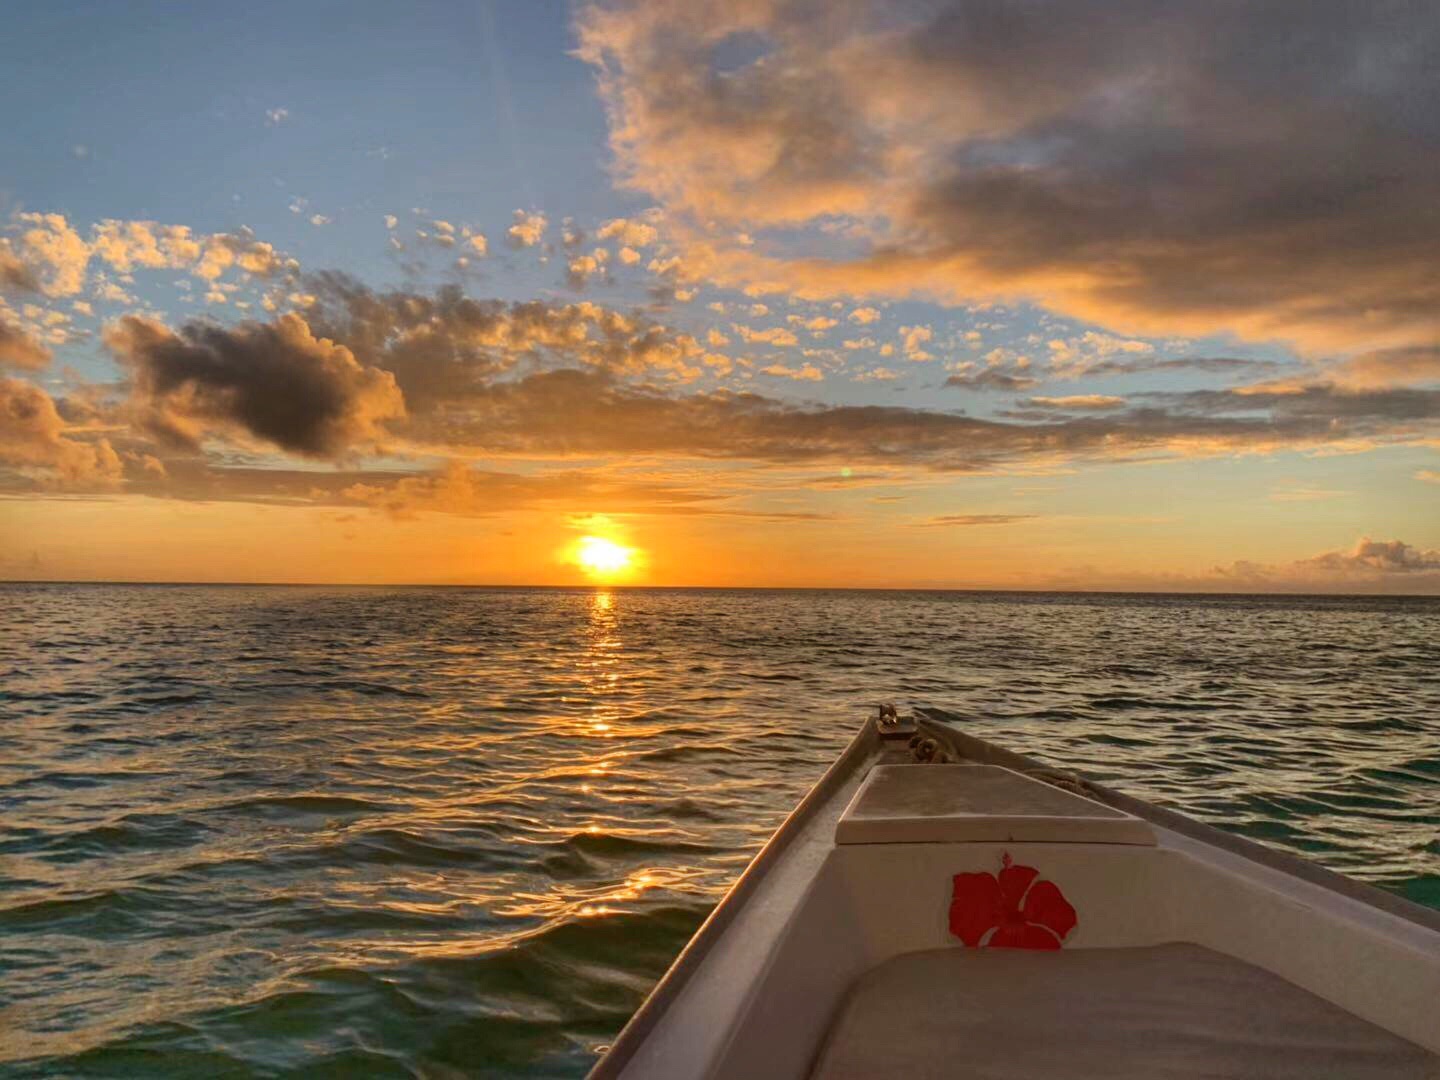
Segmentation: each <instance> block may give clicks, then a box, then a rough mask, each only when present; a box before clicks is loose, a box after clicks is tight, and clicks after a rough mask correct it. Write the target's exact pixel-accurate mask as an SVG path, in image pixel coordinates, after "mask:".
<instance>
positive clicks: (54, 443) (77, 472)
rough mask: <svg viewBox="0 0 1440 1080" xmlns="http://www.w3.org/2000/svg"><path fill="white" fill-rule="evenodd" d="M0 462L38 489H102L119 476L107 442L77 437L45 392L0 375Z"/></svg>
mask: <svg viewBox="0 0 1440 1080" xmlns="http://www.w3.org/2000/svg"><path fill="white" fill-rule="evenodd" d="M0 465H5V466H9V467H11V468H13V469H18V470H19V471H20V472H21V473H22V474H23V475H25V476H28V477H30V478H32V479H33V480H34V481H35V482H37V483H39V484H40V485H41V486H44V487H54V488H60V489H66V488H79V487H90V488H100V489H104V488H108V487H112V486H114V485H115V483H116V482H117V481H118V480H119V478H120V475H121V472H122V471H123V470H122V465H121V463H120V458H119V455H117V454H116V453H115V450H114V448H113V447H111V445H110V443H109V441H108V440H106V439H103V438H100V439H95V440H93V441H82V440H79V439H76V438H73V437H72V436H71V435H70V434H68V432H67V425H66V423H65V420H64V419H63V418H62V417H61V415H60V412H59V410H58V409H57V408H56V406H55V401H54V400H53V399H52V398H51V397H50V395H49V394H47V393H45V391H44V390H42V389H40V387H38V386H35V385H34V384H32V383H28V382H24V381H23V380H20V379H9V378H3V377H0Z"/></svg>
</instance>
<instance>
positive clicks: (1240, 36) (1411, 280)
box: [579, 0, 1440, 350]
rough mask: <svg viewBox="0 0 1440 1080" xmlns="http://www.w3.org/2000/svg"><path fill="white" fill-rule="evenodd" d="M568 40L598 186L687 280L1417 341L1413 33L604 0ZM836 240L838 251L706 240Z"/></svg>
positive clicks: (1263, 16)
mask: <svg viewBox="0 0 1440 1080" xmlns="http://www.w3.org/2000/svg"><path fill="white" fill-rule="evenodd" d="M579 27H580V41H581V45H580V55H581V56H582V57H583V58H584V59H586V60H587V61H589V62H590V63H591V64H592V65H593V67H594V69H595V71H596V73H597V76H598V80H599V86H600V90H601V93H602V95H603V97H604V99H605V102H606V104H607V107H608V110H609V116H610V124H611V127H610V136H611V142H612V145H613V148H614V151H615V155H616V159H617V166H618V170H619V175H620V177H621V180H622V182H623V183H625V184H627V185H629V186H631V187H633V188H636V189H639V190H643V191H645V192H647V193H649V194H651V195H652V196H653V197H655V198H656V199H657V200H658V201H659V203H660V204H661V206H662V207H664V208H665V210H666V213H667V219H669V220H672V221H674V222H676V223H677V228H678V226H680V225H686V224H687V223H688V228H689V235H688V240H687V242H686V265H687V268H689V269H690V270H691V271H692V272H694V273H704V274H708V275H709V276H711V277H713V278H715V279H716V280H718V281H720V282H722V283H726V284H737V285H743V286H749V287H752V288H760V289H775V290H781V289H786V288H789V289H798V290H801V291H803V292H806V293H808V294H811V295H837V294H844V293H852V294H867V293H868V294H872V295H881V294H890V295H908V294H917V293H918V294H926V295H934V296H938V297H941V298H946V299H955V300H974V299H977V298H978V299H984V298H1009V297H1016V296H1028V297H1033V298H1036V299H1038V300H1040V301H1041V302H1043V303H1046V304H1049V305H1051V306H1053V307H1055V308H1057V309H1059V310H1062V311H1065V312H1067V313H1069V314H1072V315H1076V316H1079V317H1082V318H1086V319H1087V320H1091V321H1095V322H1099V323H1102V324H1104V325H1107V326H1110V327H1113V328H1119V329H1121V330H1124V331H1127V332H1141V333H1156V334H1160V333H1163V334H1169V333H1183V334H1198V333H1205V332H1211V331H1236V332H1240V333H1243V334H1246V335H1250V336H1253V337H1261V338H1270V337H1276V336H1279V337H1284V338H1288V339H1291V340H1294V341H1297V342H1299V343H1301V344H1302V345H1304V346H1306V347H1308V348H1314V349H1317V350H1326V349H1331V348H1338V347H1345V348H1360V347H1371V348H1382V347H1399V346H1404V345H1430V344H1433V343H1434V342H1435V341H1436V340H1437V339H1440V278H1437V277H1436V276H1435V274H1434V273H1433V267H1434V266H1435V265H1436V263H1437V261H1440V222H1437V221H1436V218H1435V216H1434V213H1433V206H1434V192H1435V186H1436V173H1435V167H1434V163H1435V161H1436V160H1437V158H1440V125H1436V124H1435V123H1434V122H1433V118H1432V117H1431V116H1430V113H1429V112H1427V111H1426V110H1425V109H1423V108H1420V107H1418V103H1420V102H1425V101H1430V100H1434V99H1436V98H1440V7H1436V6H1435V5H1429V4H1417V3H1413V2H1410V0H1375V2H1374V3H1367V4H1356V3H1350V2H1347V0H1311V2H1304V3H1282V4H1274V5H1264V6H1259V7H1257V6H1254V5H1243V4H1240V5H1235V4H1174V3H1169V2H1166V0H1119V2H1116V3H1109V4H1104V5H1100V6H1099V7H1094V6H1091V5H1065V4H1035V3H1032V2H1029V0H963V2H962V0H898V2H895V3H884V4H882V3H878V2H873V0H872V2H863V0H842V2H838V3H834V4H830V5H825V6H823V7H817V6H816V5H815V4H814V3H811V2H809V0H765V2H759V3H747V4H726V5H711V6H709V7H707V8H705V9H704V10H700V9H698V8H697V7H696V6H695V5H693V4H686V3H681V2H679V0H611V2H606V3H603V4H598V3H597V4H592V5H591V6H589V7H587V8H586V9H585V10H584V11H583V12H582V14H581V17H580V20H579ZM1037 72H1038V73H1043V77H1041V76H1037ZM837 219H838V220H840V221H842V222H846V221H848V222H850V223H851V224H852V225H853V226H854V227H853V228H850V229H849V230H848V232H847V236H849V237H850V238H851V239H852V241H853V245H852V246H850V247H848V248H844V249H842V250H840V251H834V250H830V249H827V248H824V247H817V248H812V249H811V250H810V251H809V252H802V253H799V254H797V253H796V251H797V249H796V248H795V247H794V245H793V244H786V245H784V246H779V245H775V246H770V245H767V244H766V243H765V239H764V236H763V232H762V235H761V239H760V242H759V243H758V244H757V245H756V247H755V248H753V249H751V248H747V247H745V246H744V245H742V244H739V243H737V242H734V241H731V240H727V239H726V238H727V237H731V236H733V235H734V234H735V232H736V231H738V230H740V229H745V230H747V231H750V232H755V231H757V230H765V229H767V228H771V229H776V230H791V229H794V228H796V227H805V226H819V225H822V224H824V223H827V222H832V221H835V220H837Z"/></svg>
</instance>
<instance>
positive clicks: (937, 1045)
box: [812, 945, 1440, 1080]
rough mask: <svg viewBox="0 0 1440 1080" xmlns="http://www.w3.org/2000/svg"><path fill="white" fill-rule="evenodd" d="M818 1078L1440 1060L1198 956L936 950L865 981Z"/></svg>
mask: <svg viewBox="0 0 1440 1080" xmlns="http://www.w3.org/2000/svg"><path fill="white" fill-rule="evenodd" d="M812 1075H813V1076H814V1077H816V1078H819V1080H853V1078H859V1077H889V1076H893V1077H899V1078H901V1080H931V1078H938V1077H965V1078H967V1080H990V1078H994V1080H1026V1078H1031V1077H1035V1078H1038V1077H1045V1078H1047V1080H1048V1078H1062V1077H1063V1078H1082V1077H1105V1078H1127V1080H1128V1078H1133V1080H1163V1078H1171V1077H1207V1078H1208V1077H1255V1078H1257V1080H1258V1078H1262V1077H1263V1078H1266V1080H1271V1078H1284V1077H1293V1078H1296V1080H1300V1078H1304V1080H1316V1078H1320V1077H1346V1078H1350V1077H1355V1078H1369V1077H1386V1078H1390V1077H1407V1078H1415V1077H1426V1078H1436V1077H1440V1059H1437V1058H1436V1057H1435V1056H1434V1055H1432V1054H1430V1053H1428V1052H1427V1051H1425V1050H1424V1049H1422V1048H1421V1047H1418V1046H1416V1045H1415V1044H1413V1043H1410V1042H1407V1041H1405V1040H1404V1039H1401V1038H1399V1037H1397V1036H1395V1035H1391V1034H1390V1033H1389V1032H1387V1031H1385V1030H1383V1029H1381V1028H1379V1027H1376V1026H1375V1025H1374V1024H1371V1023H1368V1022H1366V1021H1364V1020H1361V1019H1359V1018H1357V1017H1355V1016H1352V1015H1351V1014H1349V1013H1347V1012H1345V1011H1344V1010H1342V1009H1340V1008H1338V1007H1337V1006H1335V1005H1331V1004H1330V1003H1329V1002H1327V1001H1324V1000H1323V999H1321V998H1318V997H1316V996H1315V995H1314V994H1311V993H1309V992H1308V991H1305V990H1301V989H1300V988H1299V987H1297V986H1295V985H1293V984H1291V983H1288V982H1286V981H1285V980H1284V979H1281V978H1279V977H1278V976H1275V975H1272V974H1270V973H1269V972H1267V971H1263V970H1261V969H1260V968H1256V967H1253V966H1251V965H1249V964H1246V963H1243V962H1242V961H1239V960H1235V959H1233V958H1231V957H1228V956H1224V955H1222V954H1220V953H1217V952H1213V951H1212V950H1210V949H1204V948H1201V947H1200V946H1198V945H1159V946H1153V947H1150V948H1135V949H1066V950H1061V951H1058V952H1035V951H1029V950H1021V949H967V948H960V947H956V948H949V949H935V950H931V951H929V952H920V953H910V954H907V955H905V956H899V957H896V958H895V959H893V960H889V961H887V962H885V963H883V964H881V965H880V966H879V967H877V968H874V969H872V970H871V971H869V972H867V973H866V974H865V975H863V976H861V978H860V979H859V980H858V981H857V982H856V984H855V986H854V987H852V989H851V991H850V994H849V996H848V997H847V999H846V1000H845V1002H844V1003H843V1004H842V1005H841V1007H840V1010H839V1012H838V1013H837V1015H836V1017H835V1019H834V1020H833V1021H832V1023H831V1028H830V1032H829V1034H828V1035H827V1036H826V1039H825V1042H824V1044H823V1046H822V1049H821V1051H820V1055H819V1058H818V1061H817V1064H816V1066H815V1070H814V1073H813V1074H812Z"/></svg>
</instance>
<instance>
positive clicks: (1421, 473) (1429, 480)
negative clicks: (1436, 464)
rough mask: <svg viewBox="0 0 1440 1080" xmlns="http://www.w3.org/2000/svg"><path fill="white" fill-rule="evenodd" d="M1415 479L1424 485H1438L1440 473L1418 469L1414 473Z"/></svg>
mask: <svg viewBox="0 0 1440 1080" xmlns="http://www.w3.org/2000/svg"><path fill="white" fill-rule="evenodd" d="M1415 479H1416V480H1419V481H1422V482H1423V483H1426V484H1440V472H1436V471H1435V470H1434V469H1418V470H1416V472H1415Z"/></svg>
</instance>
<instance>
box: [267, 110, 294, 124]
mask: <svg viewBox="0 0 1440 1080" xmlns="http://www.w3.org/2000/svg"><path fill="white" fill-rule="evenodd" d="M289 116H290V110H289V109H287V108H285V107H283V106H281V107H279V108H274V109H266V110H265V126H266V127H279V126H280V125H281V124H283V123H284V122H285V121H286V120H287V119H288V118H289Z"/></svg>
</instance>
